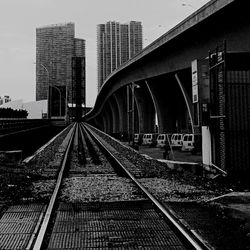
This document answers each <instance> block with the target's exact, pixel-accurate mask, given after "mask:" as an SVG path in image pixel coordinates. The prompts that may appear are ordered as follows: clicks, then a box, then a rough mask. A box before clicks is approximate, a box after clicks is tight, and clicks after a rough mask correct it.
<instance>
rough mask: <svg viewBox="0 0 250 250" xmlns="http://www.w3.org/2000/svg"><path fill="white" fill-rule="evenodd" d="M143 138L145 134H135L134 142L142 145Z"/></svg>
mask: <svg viewBox="0 0 250 250" xmlns="http://www.w3.org/2000/svg"><path fill="white" fill-rule="evenodd" d="M142 136H143V134H134V142H135V143H136V144H138V145H141V143H142Z"/></svg>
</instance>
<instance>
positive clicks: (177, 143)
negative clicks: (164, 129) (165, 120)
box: [171, 134, 183, 148]
mask: <svg viewBox="0 0 250 250" xmlns="http://www.w3.org/2000/svg"><path fill="white" fill-rule="evenodd" d="M182 142H183V134H172V136H171V146H172V147H173V148H181V147H182Z"/></svg>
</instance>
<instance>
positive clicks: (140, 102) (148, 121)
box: [134, 82, 155, 133]
mask: <svg viewBox="0 0 250 250" xmlns="http://www.w3.org/2000/svg"><path fill="white" fill-rule="evenodd" d="M139 86H140V88H135V92H134V93H135V104H136V105H135V114H137V115H135V131H136V132H140V133H147V132H154V127H155V109H154V105H153V100H152V98H151V96H150V93H149V91H148V89H147V86H146V84H145V82H143V83H141V84H140V85H139ZM137 126H138V129H137Z"/></svg>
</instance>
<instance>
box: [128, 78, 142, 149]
mask: <svg viewBox="0 0 250 250" xmlns="http://www.w3.org/2000/svg"><path fill="white" fill-rule="evenodd" d="M130 88H131V109H130V98H129V96H130V94H129V92H130V91H129V89H130ZM135 88H140V86H139V85H138V84H135V83H134V82H131V83H129V84H128V86H127V124H128V144H130V136H131V140H132V144H134V133H135ZM130 113H131V128H130ZM130 131H131V134H130Z"/></svg>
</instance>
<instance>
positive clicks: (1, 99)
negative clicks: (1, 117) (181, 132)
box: [0, 95, 11, 105]
mask: <svg viewBox="0 0 250 250" xmlns="http://www.w3.org/2000/svg"><path fill="white" fill-rule="evenodd" d="M10 101H11V98H10V96H8V95H5V96H3V97H1V96H0V105H2V104H5V103H7V102H10Z"/></svg>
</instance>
